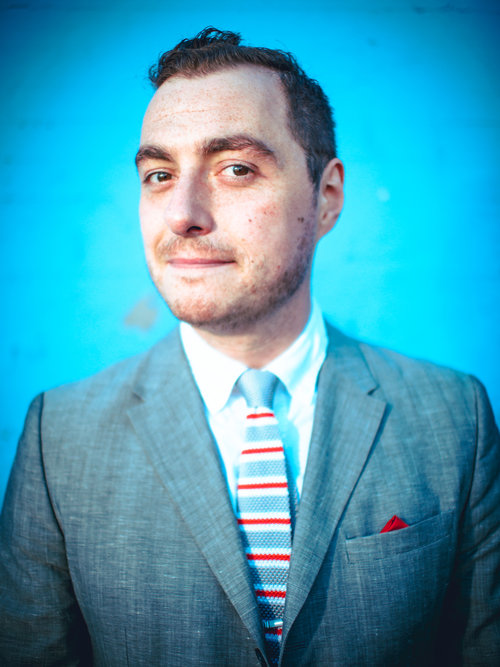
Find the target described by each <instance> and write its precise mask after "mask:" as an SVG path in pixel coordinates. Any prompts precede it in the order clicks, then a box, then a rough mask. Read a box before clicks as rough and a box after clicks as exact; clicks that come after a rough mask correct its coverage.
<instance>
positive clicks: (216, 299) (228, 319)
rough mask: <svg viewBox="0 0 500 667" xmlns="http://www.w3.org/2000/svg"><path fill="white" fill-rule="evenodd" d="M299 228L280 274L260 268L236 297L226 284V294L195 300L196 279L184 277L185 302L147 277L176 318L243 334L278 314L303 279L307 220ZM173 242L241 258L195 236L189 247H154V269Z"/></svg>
mask: <svg viewBox="0 0 500 667" xmlns="http://www.w3.org/2000/svg"><path fill="white" fill-rule="evenodd" d="M303 227H304V232H303V234H302V236H301V237H300V238H299V242H298V243H297V246H296V248H295V252H294V255H293V257H291V258H290V260H289V261H287V262H286V264H285V266H284V267H283V269H282V270H281V271H280V272H279V273H278V274H277V275H276V274H274V273H273V272H272V271H271V270H270V269H272V268H273V267H267V268H266V267H265V266H264V265H262V267H261V269H260V271H259V272H257V273H256V275H257V276H258V278H259V282H258V283H257V282H255V283H253V284H250V285H248V284H247V285H245V286H244V287H242V288H241V289H240V293H239V294H234V295H233V294H232V293H231V287H232V285H231V284H228V286H227V293H226V294H225V293H224V292H225V290H224V286H223V287H222V289H221V288H220V287H219V288H218V290H217V293H214V294H211V293H210V294H202V295H200V294H196V295H195V292H199V289H200V288H199V285H196V283H197V279H196V278H193V279H190V278H187V277H185V278H184V279H183V280H184V285H185V288H186V286H187V287H189V284H190V283H192V284H193V295H192V296H190V297H188V298H186V297H183V296H179V297H176V295H175V294H171V293H170V292H171V290H170V291H169V290H168V288H167V287H164V286H163V285H162V280H161V275H159V276H155V273H156V272H155V271H154V269H153V267H152V266H151V265H150V266H149V270H150V274H151V277H152V279H153V282H154V283H155V285H156V287H157V289H158V291H159V292H160V295H161V296H162V298H163V299H164V301H165V302H166V304H167V306H168V307H169V309H170V311H171V312H172V314H173V315H174V316H175V317H176V318H177V319H179V320H181V321H183V322H187V323H188V324H191V325H192V326H193V327H196V328H199V329H203V330H205V331H209V332H211V333H214V334H218V335H227V334H234V333H244V332H247V331H249V330H252V329H253V328H254V327H256V326H258V324H259V322H262V321H263V320H266V319H268V318H270V317H271V316H272V315H273V314H274V313H275V312H277V311H278V310H280V309H281V308H282V307H283V306H284V305H285V304H286V303H287V302H289V301H290V300H291V299H292V297H293V296H294V295H295V294H296V293H297V292H298V290H299V289H300V288H301V287H302V285H303V284H304V282H305V281H306V280H308V279H309V276H310V269H311V265H312V260H313V255H314V248H315V236H314V225H313V224H312V220H308V219H306V220H304V222H303ZM177 243H178V244H179V245H184V246H188V245H189V247H190V248H191V249H194V250H201V251H202V252H205V253H207V254H210V253H213V255H214V256H219V257H220V256H221V255H222V256H224V255H226V254H227V255H228V256H232V257H234V259H235V261H236V263H237V264H238V261H239V260H241V259H242V258H241V257H240V255H239V253H238V252H237V251H236V252H235V251H234V250H233V249H231V248H228V247H224V246H221V245H219V244H214V243H213V242H212V241H209V240H208V239H206V238H203V237H196V238H193V239H189V242H188V241H186V240H185V239H182V240H175V241H174V242H173V243H172V242H171V243H170V244H166V245H165V246H163V247H161V246H160V248H159V249H158V257H159V258H160V266H161V265H162V264H161V259H162V258H163V257H167V256H168V255H169V253H171V252H172V251H173V247H172V246H173V244H177ZM157 261H158V260H157ZM160 273H161V272H160ZM224 297H226V300H225V298H224Z"/></svg>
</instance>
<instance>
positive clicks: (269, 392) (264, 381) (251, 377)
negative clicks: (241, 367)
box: [236, 368, 278, 410]
mask: <svg viewBox="0 0 500 667" xmlns="http://www.w3.org/2000/svg"><path fill="white" fill-rule="evenodd" d="M277 382H278V378H277V377H276V375H274V373H270V372H269V371H258V370H256V369H255V368H249V369H248V370H247V371H245V372H244V373H243V374H242V375H240V377H239V379H238V381H237V382H236V386H237V387H238V389H239V390H240V391H241V393H242V394H243V398H244V399H245V400H246V402H247V405H248V407H249V408H268V409H269V410H272V409H273V397H274V390H275V389H276V384H277Z"/></svg>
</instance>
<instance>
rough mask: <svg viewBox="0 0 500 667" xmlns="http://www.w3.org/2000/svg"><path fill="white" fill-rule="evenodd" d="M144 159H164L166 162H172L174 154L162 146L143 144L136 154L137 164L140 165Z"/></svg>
mask: <svg viewBox="0 0 500 667" xmlns="http://www.w3.org/2000/svg"><path fill="white" fill-rule="evenodd" d="M144 160H163V161H164V162H172V156H171V155H170V153H169V152H168V151H166V150H165V149H164V148H162V147H161V146H154V145H152V144H151V145H150V144H146V145H145V146H141V147H140V148H139V150H138V151H137V153H136V156H135V166H136V167H139V165H140V163H141V162H143V161H144Z"/></svg>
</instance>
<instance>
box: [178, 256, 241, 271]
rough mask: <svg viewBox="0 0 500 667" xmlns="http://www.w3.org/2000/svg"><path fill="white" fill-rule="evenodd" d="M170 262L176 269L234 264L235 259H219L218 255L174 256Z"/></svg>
mask: <svg viewBox="0 0 500 667" xmlns="http://www.w3.org/2000/svg"><path fill="white" fill-rule="evenodd" d="M168 263H169V264H170V266H172V267H174V268H175V269H183V268H186V269H207V268H213V267H218V266H226V265H227V264H234V260H232V259H218V258H216V257H214V258H209V257H172V258H171V259H169V260H168Z"/></svg>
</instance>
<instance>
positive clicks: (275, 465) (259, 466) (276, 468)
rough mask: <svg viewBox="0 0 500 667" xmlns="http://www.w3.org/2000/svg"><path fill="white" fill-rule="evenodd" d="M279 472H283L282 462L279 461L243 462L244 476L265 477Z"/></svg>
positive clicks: (279, 473)
mask: <svg viewBox="0 0 500 667" xmlns="http://www.w3.org/2000/svg"><path fill="white" fill-rule="evenodd" d="M281 474H283V463H282V462H281V461H247V462H246V463H245V477H263V476H264V477H265V476H272V475H281ZM240 475H241V471H240Z"/></svg>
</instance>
